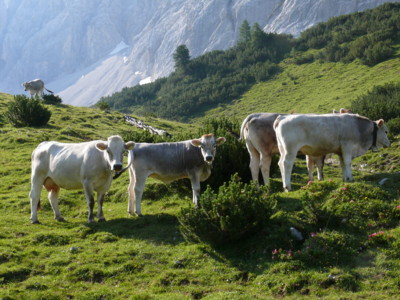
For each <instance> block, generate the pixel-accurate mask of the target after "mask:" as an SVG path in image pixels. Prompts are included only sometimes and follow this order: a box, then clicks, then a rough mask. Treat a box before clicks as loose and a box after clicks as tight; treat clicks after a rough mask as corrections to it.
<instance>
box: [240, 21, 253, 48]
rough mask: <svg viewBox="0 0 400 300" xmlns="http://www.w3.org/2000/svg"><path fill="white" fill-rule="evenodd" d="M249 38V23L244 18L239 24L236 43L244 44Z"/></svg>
mask: <svg viewBox="0 0 400 300" xmlns="http://www.w3.org/2000/svg"><path fill="white" fill-rule="evenodd" d="M250 40H251V33H250V24H249V22H247V20H244V21H243V23H242V25H241V26H240V32H239V40H238V44H246V43H248V42H249V41H250Z"/></svg>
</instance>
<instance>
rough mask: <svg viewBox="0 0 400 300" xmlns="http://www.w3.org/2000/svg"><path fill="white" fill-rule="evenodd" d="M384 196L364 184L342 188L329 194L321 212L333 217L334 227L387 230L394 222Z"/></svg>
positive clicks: (387, 197)
mask: <svg viewBox="0 0 400 300" xmlns="http://www.w3.org/2000/svg"><path fill="white" fill-rule="evenodd" d="M388 200H390V196H389V194H388V193H387V192H385V191H384V190H382V189H381V188H379V187H376V186H371V185H368V184H365V183H353V184H344V185H343V186H342V187H339V188H338V189H337V190H336V191H334V192H332V193H331V194H330V196H329V199H328V200H327V201H326V202H325V204H324V207H323V208H324V210H325V211H326V212H327V213H328V214H330V215H332V216H333V217H335V218H336V219H337V221H339V222H338V223H337V226H335V227H338V226H342V225H347V226H351V227H352V228H354V229H356V230H365V229H368V228H371V227H387V226H391V225H395V224H396V223H397V222H398V216H396V214H394V213H393V210H394V207H395V204H394V203H391V202H390V201H388Z"/></svg>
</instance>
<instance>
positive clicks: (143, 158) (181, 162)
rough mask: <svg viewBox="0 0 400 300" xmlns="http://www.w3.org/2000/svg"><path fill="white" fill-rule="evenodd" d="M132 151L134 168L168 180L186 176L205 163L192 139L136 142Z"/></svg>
mask: <svg viewBox="0 0 400 300" xmlns="http://www.w3.org/2000/svg"><path fill="white" fill-rule="evenodd" d="M131 151H133V153H134V160H133V168H134V169H135V170H136V171H137V172H141V171H144V172H147V173H149V174H150V176H151V175H153V177H155V178H158V179H160V180H163V181H166V182H169V181H172V178H175V177H180V178H185V177H187V172H188V171H190V170H192V169H194V168H199V167H201V166H202V165H203V164H204V161H203V157H202V155H201V151H200V149H199V148H197V147H195V146H193V145H192V144H191V143H190V141H183V142H175V143H155V144H150V143H136V144H135V148H134V149H133V150H131ZM163 178H164V179H163ZM168 178H170V179H168Z"/></svg>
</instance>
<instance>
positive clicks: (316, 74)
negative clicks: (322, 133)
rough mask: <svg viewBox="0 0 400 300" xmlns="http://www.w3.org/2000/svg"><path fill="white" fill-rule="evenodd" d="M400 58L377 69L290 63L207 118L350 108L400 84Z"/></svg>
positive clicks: (320, 111) (375, 67)
mask: <svg viewBox="0 0 400 300" xmlns="http://www.w3.org/2000/svg"><path fill="white" fill-rule="evenodd" d="M399 54H400V52H398V54H397V56H396V57H395V58H393V59H390V60H387V61H385V62H382V63H380V64H377V65H376V66H373V67H368V66H365V65H362V64H361V63H360V62H359V61H355V62H352V63H350V64H344V63H330V62H322V61H316V62H313V63H311V64H303V65H296V64H294V63H293V61H292V60H291V59H287V60H285V61H284V62H282V63H281V64H280V66H281V67H282V70H283V71H282V72H281V73H280V74H278V75H277V76H276V77H275V78H274V79H273V80H270V81H268V82H262V83H258V84H256V85H254V86H253V87H252V88H251V89H250V90H249V91H248V92H246V93H245V94H244V95H243V96H242V97H241V98H240V99H238V100H236V101H234V102H233V103H232V104H226V105H221V106H220V107H218V108H215V109H212V110H210V111H208V112H207V113H206V114H205V115H206V116H207V117H211V118H212V117H216V116H221V115H223V116H227V117H236V118H239V119H244V118H245V117H246V115H248V114H250V113H253V112H281V113H291V112H295V113H311V112H315V113H328V112H331V111H332V109H336V110H338V109H339V108H341V107H349V106H350V104H351V102H352V101H354V100H355V99H356V98H357V97H358V96H360V95H363V94H366V93H367V92H368V91H370V90H371V89H372V87H374V86H376V85H384V84H385V83H390V82H400V76H399V74H400V72H399V70H400V57H399V56H398V55H399ZM201 118H202V117H199V119H201Z"/></svg>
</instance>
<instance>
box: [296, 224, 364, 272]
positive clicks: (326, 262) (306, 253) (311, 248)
mask: <svg viewBox="0 0 400 300" xmlns="http://www.w3.org/2000/svg"><path fill="white" fill-rule="evenodd" d="M356 245H357V243H356V242H355V240H354V238H353V237H352V235H350V234H344V233H340V232H337V231H327V232H320V233H316V234H312V236H311V237H310V238H309V239H307V240H306V241H305V242H304V244H303V248H302V250H301V252H300V256H299V258H300V260H301V261H303V262H304V263H306V264H308V265H311V266H318V267H321V266H336V265H341V264H347V263H349V262H350V261H351V260H352V258H353V257H354V255H355V254H356V253H357V251H356V250H355V249H357V246H356Z"/></svg>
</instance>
